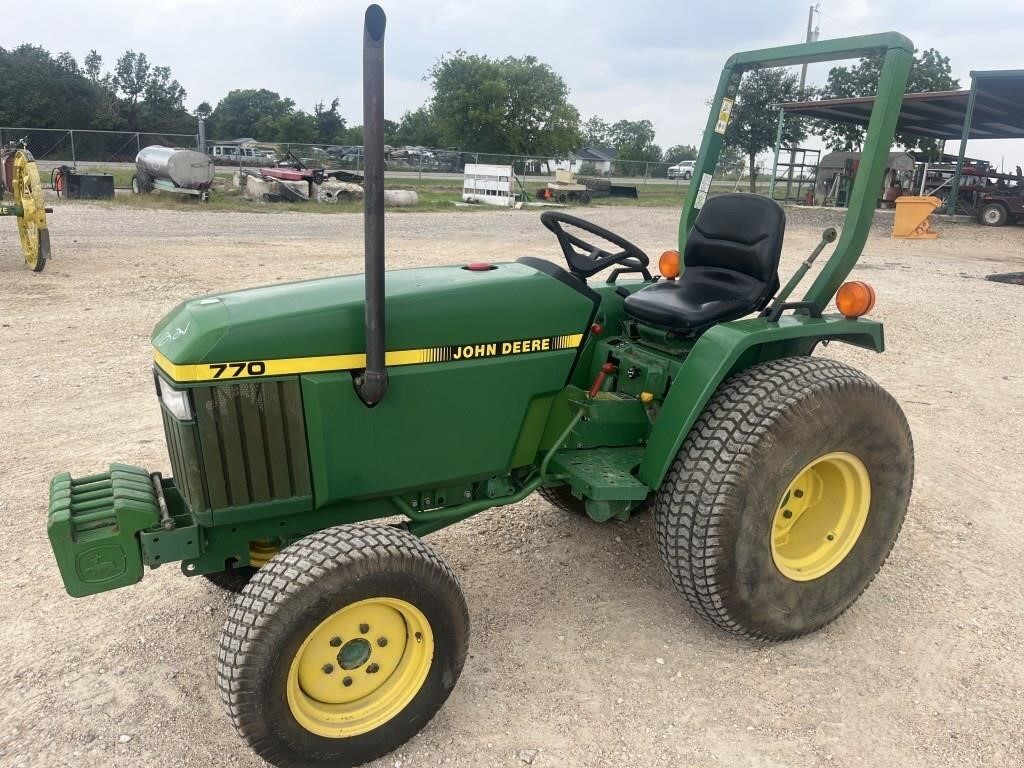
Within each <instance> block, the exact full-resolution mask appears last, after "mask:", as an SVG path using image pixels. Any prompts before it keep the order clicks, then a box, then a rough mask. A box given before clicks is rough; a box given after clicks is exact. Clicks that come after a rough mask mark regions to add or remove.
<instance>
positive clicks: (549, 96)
mask: <svg viewBox="0 0 1024 768" xmlns="http://www.w3.org/2000/svg"><path fill="white" fill-rule="evenodd" d="M428 79H429V80H430V81H431V83H432V84H433V88H434V95H433V98H432V100H431V102H430V110H431V112H432V114H433V116H434V120H435V121H436V125H437V129H438V133H439V136H440V138H441V140H442V141H441V143H443V144H444V145H446V146H461V147H465V148H467V149H471V150H474V151H478V152H494V153H512V154H520V155H523V154H536V155H558V154H564V153H566V152H570V151H572V150H573V149H576V148H577V147H578V145H579V138H580V137H579V119H580V118H579V112H577V110H576V108H575V107H574V106H572V104H570V103H569V100H568V98H569V88H568V86H567V85H566V84H565V81H564V80H563V79H562V78H561V76H560V75H558V73H556V72H555V71H554V70H553V69H551V67H550V66H548V65H547V64H544V63H542V62H540V61H538V60H537V59H536V58H535V57H533V56H525V57H523V58H516V57H513V56H509V57H506V58H504V59H492V58H490V57H488V56H480V55H476V54H467V53H466V52H465V51H457V52H456V53H454V54H451V55H447V56H444V57H442V58H441V59H439V60H438V61H437V63H435V64H434V66H433V67H432V68H431V70H430V72H429V73H428Z"/></svg>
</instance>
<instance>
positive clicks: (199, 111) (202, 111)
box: [192, 101, 213, 118]
mask: <svg viewBox="0 0 1024 768" xmlns="http://www.w3.org/2000/svg"><path fill="white" fill-rule="evenodd" d="M212 112H213V107H211V106H210V102H208V101H204V102H201V103H200V104H199V106H198V107H196V108H195V109H194V110H192V114H193V115H195V116H196V117H204V118H206V117H209V116H210V115H211V114H212Z"/></svg>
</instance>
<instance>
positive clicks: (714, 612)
mask: <svg viewBox="0 0 1024 768" xmlns="http://www.w3.org/2000/svg"><path fill="white" fill-rule="evenodd" d="M851 394H855V395H856V396H857V397H858V400H859V401H860V402H863V401H865V399H866V400H868V401H874V402H875V403H876V404H877V407H878V409H879V411H878V412H879V413H882V414H883V415H884V414H887V415H888V417H889V418H890V419H891V424H890V425H889V427H887V429H889V430H890V431H891V432H892V434H893V438H894V440H896V441H897V443H898V444H900V445H901V447H903V448H905V449H906V451H905V453H908V454H909V462H906V461H904V463H908V464H909V466H906V467H900V468H896V469H894V470H893V472H892V475H894V476H896V477H898V474H897V471H898V470H900V469H902V470H903V471H904V472H905V478H904V480H903V481H900V480H897V481H896V484H897V485H898V486H899V487H897V488H895V489H894V490H893V492H892V493H893V496H894V498H895V499H896V502H895V504H894V506H895V507H896V511H895V517H896V518H897V519H893V520H891V521H890V526H892V528H893V530H892V531H891V538H890V539H889V540H888V541H887V542H885V543H884V552H882V553H881V557H880V559H879V560H878V562H877V564H875V565H874V567H873V568H871V569H870V573H865V574H863V575H862V577H861V580H862V581H863V583H862V584H860V586H859V589H857V590H856V591H855V592H854V594H852V595H850V594H847V595H845V596H844V599H843V600H841V601H840V602H839V604H837V609H836V610H835V611H834V612H833V613H832V615H829V616H828V617H827V618H826V619H825V620H821V621H817V622H813V623H811V624H809V625H807V626H802V627H798V628H795V629H794V628H788V629H787V628H778V627H772V626H771V623H770V622H767V623H765V622H752V621H751V620H750V616H749V614H748V611H747V610H745V609H744V607H743V606H742V605H741V604H738V600H737V599H736V595H735V592H736V590H735V588H734V585H733V584H731V583H730V582H731V577H732V576H733V574H732V573H731V571H732V569H733V567H734V563H733V562H732V561H733V560H734V557H735V549H734V548H735V547H736V546H737V543H736V540H735V539H734V537H733V535H732V532H733V530H734V528H735V527H736V523H735V518H736V516H737V515H738V514H740V512H739V511H738V510H737V506H736V503H735V502H736V499H737V498H738V497H739V496H741V495H742V494H743V491H744V487H745V486H748V487H749V485H751V484H757V483H758V482H759V481H760V477H759V476H758V469H762V468H763V467H754V462H753V458H754V454H755V452H756V450H757V449H758V446H759V444H762V445H763V444H764V442H765V441H771V440H772V439H773V438H774V437H775V436H776V434H777V432H776V429H777V428H785V426H786V422H787V421H788V422H790V425H792V424H794V423H796V422H794V421H793V420H794V419H797V418H800V417H801V416H804V417H806V415H807V413H806V409H807V408H814V407H816V406H818V405H820V404H821V403H823V402H825V401H827V400H828V399H829V398H833V399H834V398H842V397H844V396H848V395H851ZM838 449H839V448H834V449H833V450H838ZM776 450H781V448H779V447H778V446H777V447H776ZM813 458H814V457H813V456H812V457H810V458H809V459H807V460H811V459H813ZM903 458H904V459H905V458H906V456H905V454H903ZM803 463H806V462H803ZM790 477H791V476H790ZM912 483H913V442H912V438H911V435H910V429H909V426H908V425H907V421H906V417H905V416H904V415H903V412H902V410H901V409H900V407H899V405H898V403H896V401H895V400H894V399H893V398H892V396H891V395H889V394H888V393H887V392H886V391H885V390H884V389H882V388H881V387H880V386H879V385H878V384H877V383H875V382H874V381H873V380H872V379H870V378H869V377H868V376H867V375H865V374H864V373H862V372H860V371H858V370H856V369H854V368H851V367H849V366H847V365H845V364H843V363H841V362H839V361H836V360H829V359H825V358H815V357H793V358H784V359H780V360H774V361H771V362H767V363H762V364H759V365H755V366H753V367H751V368H748V369H746V370H744V371H741V372H740V373H738V374H736V375H734V376H732V377H731V378H729V379H727V380H726V381H725V382H724V383H723V384H722V385H721V386H720V387H719V389H718V390H717V391H716V393H715V395H714V396H713V397H712V399H711V400H710V402H709V403H708V405H707V406H706V407H705V409H704V411H703V412H702V413H701V415H700V416H699V417H698V419H697V421H696V423H695V424H694V425H693V427H692V429H691V430H690V432H689V434H688V435H687V437H686V439H685V440H684V442H683V445H682V447H681V448H680V450H679V453H678V454H677V457H676V459H675V461H674V462H673V464H672V466H671V468H670V469H669V471H668V473H667V474H666V477H665V480H664V482H663V483H662V486H661V489H660V490H659V493H658V495H657V498H656V501H655V505H654V521H655V536H656V539H657V543H658V549H659V552H660V554H661V557H662V560H663V562H664V563H665V566H666V567H667V569H668V572H669V575H670V576H671V578H672V581H673V583H674V584H675V586H676V588H677V589H678V590H679V592H681V593H682V595H683V596H684V597H685V598H686V600H687V602H688V603H689V604H690V606H691V607H692V608H693V610H694V611H695V612H696V613H697V615H698V616H700V617H701V618H702V619H704V620H706V621H708V622H710V623H711V624H713V625H715V626H717V627H719V628H721V629H723V630H725V631H727V632H729V633H731V634H734V635H738V636H741V637H745V638H749V639H754V640H764V641H779V640H787V639H791V638H794V637H799V636H800V635H803V634H807V633H808V632H811V631H814V630H815V629H818V628H819V627H820V626H824V624H827V623H829V622H830V621H833V620H834V619H835V618H837V617H838V616H839V615H841V614H842V613H843V612H844V611H845V610H846V609H847V608H849V606H850V605H852V604H853V603H854V602H855V601H856V599H857V598H858V597H859V596H860V594H862V593H863V591H864V589H866V588H867V586H868V584H870V582H871V581H872V580H873V578H874V576H875V575H876V574H877V572H878V570H879V569H880V568H881V566H882V564H883V563H884V562H885V559H886V558H887V557H888V554H889V552H890V551H891V549H892V546H893V544H894V543H895V539H896V536H897V535H898V533H899V530H900V527H901V526H902V523H903V518H904V516H905V514H906V504H907V502H908V501H909V496H910V487H911V486H912ZM781 488H782V490H784V489H785V483H784V484H783V485H782V486H781ZM778 494H779V495H776V496H775V497H774V498H775V499H776V501H775V502H774V504H777V503H778V502H777V499H778V498H779V497H780V496H781V490H779V491H778ZM873 495H874V490H873ZM872 509H874V501H873V505H872ZM773 512H774V507H773V509H771V510H770V511H769V513H768V514H769V515H770V514H771V513H773ZM869 517H870V514H869ZM862 537H863V534H862ZM857 546H859V541H858V545H857ZM765 549H768V547H767V546H765ZM856 552H857V548H856V546H855V549H854V551H853V552H851V554H850V555H848V556H847V558H846V560H849V559H850V557H851V556H853V555H854V554H855V553H856ZM846 560H844V561H843V562H844V563H845V562H846ZM828 575H829V574H826V577H828Z"/></svg>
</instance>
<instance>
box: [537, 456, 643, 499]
mask: <svg viewBox="0 0 1024 768" xmlns="http://www.w3.org/2000/svg"><path fill="white" fill-rule="evenodd" d="M643 457H644V449H643V447H628V448H586V449H583V450H577V451H559V452H558V453H556V454H555V455H554V456H553V457H552V459H551V466H550V467H549V470H548V471H549V472H550V473H551V474H557V475H562V476H563V477H565V479H566V482H567V483H568V484H569V485H571V486H572V488H573V490H574V491H576V492H577V493H579V494H581V495H582V496H583V497H584V498H585V499H592V500H594V501H642V500H643V499H645V498H647V494H648V493H650V490H651V489H650V488H648V487H647V486H646V485H644V483H642V482H641V481H640V480H638V479H637V477H636V475H634V474H633V472H634V470H635V469H636V468H637V467H638V466H640V462H641V461H642V460H643Z"/></svg>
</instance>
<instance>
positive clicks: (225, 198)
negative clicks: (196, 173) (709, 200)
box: [108, 170, 767, 214]
mask: <svg viewBox="0 0 1024 768" xmlns="http://www.w3.org/2000/svg"><path fill="white" fill-rule="evenodd" d="M132 173H133V172H132V171H131V170H117V171H114V184H115V186H117V187H119V188H124V187H130V186H131V177H132ZM122 180H123V181H124V184H122V183H121V181H122ZM544 186H546V182H544V181H530V182H527V183H526V184H525V188H526V195H527V200H528V201H530V202H534V201H536V194H537V190H539V189H541V188H543V187H544ZM384 187H385V189H411V190H415V191H416V192H417V194H418V195H419V203H418V204H417V205H415V206H410V207H403V208H389V209H388V211H389V212H394V213H407V212H408V213H431V212H444V211H448V212H450V211H481V210H482V211H487V210H493V209H492V207H491V206H488V205H472V206H457V205H455V203H456V202H461V201H462V179H461V178H436V177H430V176H424V177H423V178H422V179H420V178H415V177H408V178H394V177H392V178H386V179H385V181H384ZM735 187H736V184H735V182H729V181H723V182H715V183H714V184H713V185H712V194H716V193H721V192H731V191H733V189H735ZM760 187H761V185H759V190H758V191H762V192H764V191H767V185H764V189H761V188H760ZM636 188H637V192H638V194H639V196H638V198H637V199H635V200H634V199H630V198H613V197H598V198H595V199H594V200H593V202H591V203H590V205H588V206H583V205H570V206H568V207H569V208H572V209H574V210H575V211H577V212H579V211H583V210H586V209H588V208H599V207H606V206H608V207H623V206H627V207H642V208H658V207H660V208H682V206H683V203H684V202H685V201H686V193H687V191H688V189H689V183H688V182H683V181H680V182H667V183H666V182H665V181H651V182H648V183H647V184H643V183H642V182H640V183H637V184H636ZM747 188H748V187H747V184H746V183H743V184H741V185H740V190H741V191H745V190H746V189H747ZM108 204H109V205H116V206H126V207H132V208H145V209H157V210H173V211H178V210H180V211H185V210H203V211H225V212H247V213H283V212H287V211H302V212H305V213H325V214H332V213H361V212H362V210H363V204H362V202H360V201H354V202H347V203H335V204H330V205H327V204H319V203H258V202H253V201H251V200H246V199H245V198H244V197H242V196H241V195H240V194H239V193H238V192H237V191H235V190H230V191H219V190H212V191H211V193H210V200H209V202H207V203H200V202H199V200H198V199H197V198H195V197H193V196H190V195H176V194H173V193H168V192H159V191H158V192H154V193H152V194H148V195H124V194H122V195H118V196H117V197H115V198H114V200H113V202H108Z"/></svg>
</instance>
